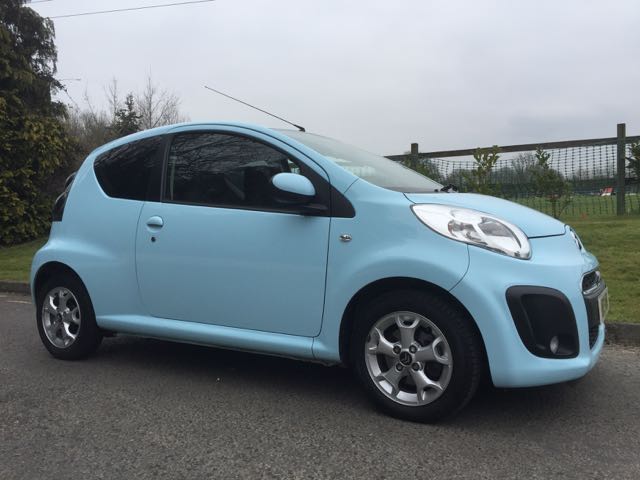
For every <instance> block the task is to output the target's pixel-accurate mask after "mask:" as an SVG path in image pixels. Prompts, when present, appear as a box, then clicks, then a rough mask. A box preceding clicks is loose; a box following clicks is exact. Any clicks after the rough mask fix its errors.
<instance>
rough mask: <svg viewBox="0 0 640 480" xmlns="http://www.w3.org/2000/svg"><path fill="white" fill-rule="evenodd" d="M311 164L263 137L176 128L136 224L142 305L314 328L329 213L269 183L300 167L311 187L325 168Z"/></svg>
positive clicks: (267, 327) (222, 320)
mask: <svg viewBox="0 0 640 480" xmlns="http://www.w3.org/2000/svg"><path fill="white" fill-rule="evenodd" d="M267 138H268V137H267ZM310 169H311V167H310V166H309V165H306V164H304V163H302V162H300V161H299V160H298V159H296V158H295V156H294V151H293V150H291V149H290V148H289V147H287V146H286V145H285V144H280V143H273V142H269V141H267V140H265V139H264V138H260V139H257V138H252V137H248V136H244V135H238V134H237V133H232V132H220V131H215V132H214V131H205V132H203V131H192V132H183V133H178V134H175V135H174V136H173V137H172V139H171V145H170V147H169V155H168V160H167V162H166V167H165V172H164V177H165V181H164V189H163V190H164V195H163V201H162V202H146V203H145V204H144V206H143V208H142V212H141V215H140V220H139V225H138V231H137V238H136V266H137V273H138V283H139V287H140V294H141V298H142V301H143V303H144V305H145V306H146V308H147V309H148V311H149V313H150V314H151V315H153V316H156V317H162V318H170V319H176V320H185V321H191V322H200V323H211V324H216V325H225V326H230V327H238V328H245V329H252V330H262V331H268V332H277V333H286V334H291V335H302V336H314V335H317V334H318V333H319V331H320V324H321V319H322V310H323V303H324V286H325V275H326V264H327V248H328V235H329V221H330V220H329V217H328V216H303V215H300V214H298V213H296V212H295V211H294V210H293V209H292V208H289V209H288V208H287V207H286V206H282V205H281V204H279V203H278V202H277V201H276V200H275V198H274V196H273V186H272V185H271V183H270V179H271V177H272V176H273V175H275V174H277V173H280V172H285V171H288V172H294V173H300V174H304V173H305V172H309V173H310V175H307V176H308V177H309V178H310V180H312V182H313V183H314V186H315V187H316V191H317V190H318V189H319V188H323V186H322V183H326V180H327V178H326V174H324V172H323V171H322V170H320V169H319V168H318V167H316V166H314V167H313V169H312V171H311V170H310ZM318 179H320V180H321V182H318ZM323 179H324V180H323ZM326 188H328V183H327V187H326Z"/></svg>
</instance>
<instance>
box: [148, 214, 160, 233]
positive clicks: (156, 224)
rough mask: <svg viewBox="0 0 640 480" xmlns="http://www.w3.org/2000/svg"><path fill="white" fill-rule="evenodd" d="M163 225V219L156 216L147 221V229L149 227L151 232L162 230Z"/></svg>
mask: <svg viewBox="0 0 640 480" xmlns="http://www.w3.org/2000/svg"><path fill="white" fill-rule="evenodd" d="M163 225H164V222H163V221H162V217H159V216H157V215H154V216H153V217H150V218H149V219H148V220H147V227H149V230H152V231H156V230H160V229H161V228H162V226H163Z"/></svg>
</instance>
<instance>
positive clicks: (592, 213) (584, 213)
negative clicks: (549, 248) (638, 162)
mask: <svg viewBox="0 0 640 480" xmlns="http://www.w3.org/2000/svg"><path fill="white" fill-rule="evenodd" d="M509 200H511V201H513V202H517V203H519V204H521V205H526V206H527V207H531V208H534V209H536V210H539V211H541V212H544V213H546V214H548V215H551V212H552V209H551V203H550V202H549V200H547V199H546V198H542V197H518V198H510V199H509ZM625 212H626V213H629V214H634V213H635V214H637V213H639V212H640V195H635V194H634V195H625ZM615 214H616V197H615V196H608V197H601V196H598V195H574V196H573V197H571V202H569V204H568V205H567V206H566V207H565V209H564V210H563V211H562V214H561V215H560V218H561V219H565V218H583V219H587V218H593V217H611V216H614V215H615Z"/></svg>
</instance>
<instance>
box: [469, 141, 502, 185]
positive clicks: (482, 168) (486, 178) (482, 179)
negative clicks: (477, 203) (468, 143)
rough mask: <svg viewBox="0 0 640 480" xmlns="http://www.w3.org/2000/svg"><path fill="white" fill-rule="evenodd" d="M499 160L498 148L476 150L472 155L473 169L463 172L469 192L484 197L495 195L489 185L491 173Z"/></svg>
mask: <svg viewBox="0 0 640 480" xmlns="http://www.w3.org/2000/svg"><path fill="white" fill-rule="evenodd" d="M499 158H500V148H499V147H498V146H497V145H494V146H493V147H491V148H478V149H477V150H476V151H475V153H474V154H473V160H474V162H475V164H476V165H475V168H473V169H471V170H470V171H468V172H464V173H463V176H464V178H465V184H466V186H467V188H468V189H469V190H471V191H472V192H476V193H483V194H485V195H492V194H494V193H495V188H494V187H493V185H491V183H490V181H491V171H492V170H493V167H495V165H496V163H497V162H498V159H499Z"/></svg>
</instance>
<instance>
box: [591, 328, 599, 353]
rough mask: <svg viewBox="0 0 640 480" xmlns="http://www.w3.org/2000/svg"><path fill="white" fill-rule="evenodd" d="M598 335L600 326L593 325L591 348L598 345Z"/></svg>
mask: <svg viewBox="0 0 640 480" xmlns="http://www.w3.org/2000/svg"><path fill="white" fill-rule="evenodd" d="M598 333H600V326H599V325H593V326H592V327H589V348H593V346H594V345H595V344H596V341H597V340H598Z"/></svg>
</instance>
